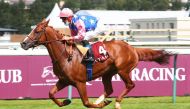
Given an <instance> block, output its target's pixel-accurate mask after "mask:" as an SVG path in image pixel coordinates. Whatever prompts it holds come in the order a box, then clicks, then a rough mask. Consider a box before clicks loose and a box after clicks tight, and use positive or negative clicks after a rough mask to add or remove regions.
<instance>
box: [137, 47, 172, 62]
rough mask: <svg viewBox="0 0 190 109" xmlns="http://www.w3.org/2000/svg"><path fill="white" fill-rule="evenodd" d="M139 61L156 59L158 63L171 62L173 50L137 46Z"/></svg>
mask: <svg viewBox="0 0 190 109" xmlns="http://www.w3.org/2000/svg"><path fill="white" fill-rule="evenodd" d="M135 49H136V51H137V54H138V57H139V61H155V62H157V63H158V64H161V65H165V64H168V63H169V58H170V56H172V53H171V52H167V51H165V50H153V49H149V48H135Z"/></svg>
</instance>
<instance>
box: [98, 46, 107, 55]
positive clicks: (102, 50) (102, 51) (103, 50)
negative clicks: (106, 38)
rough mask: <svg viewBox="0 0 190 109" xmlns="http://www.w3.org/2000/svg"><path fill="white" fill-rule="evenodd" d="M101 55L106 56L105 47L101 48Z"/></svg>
mask: <svg viewBox="0 0 190 109" xmlns="http://www.w3.org/2000/svg"><path fill="white" fill-rule="evenodd" d="M99 53H100V54H103V55H106V50H105V49H104V47H103V46H99Z"/></svg>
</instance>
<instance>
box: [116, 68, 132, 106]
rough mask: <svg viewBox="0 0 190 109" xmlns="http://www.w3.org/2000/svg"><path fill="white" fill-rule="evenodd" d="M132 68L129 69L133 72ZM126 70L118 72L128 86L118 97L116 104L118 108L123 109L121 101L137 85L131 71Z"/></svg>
mask: <svg viewBox="0 0 190 109" xmlns="http://www.w3.org/2000/svg"><path fill="white" fill-rule="evenodd" d="M131 70H132V69H131ZM131 70H128V71H130V72H131ZM125 71H126V70H125ZM125 71H119V72H118V74H119V75H120V77H121V78H122V80H123V81H124V83H125V87H126V88H125V89H124V90H123V91H122V93H121V94H120V95H119V96H118V97H117V99H116V104H115V108H116V109H121V107H120V102H121V101H122V99H123V97H125V96H126V95H127V94H128V93H129V92H130V91H131V90H132V89H133V88H134V87H135V84H134V82H133V81H132V80H131V78H130V75H129V73H130V72H125Z"/></svg>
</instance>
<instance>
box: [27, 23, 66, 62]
mask: <svg viewBox="0 0 190 109" xmlns="http://www.w3.org/2000/svg"><path fill="white" fill-rule="evenodd" d="M46 28H47V26H45V27H43V28H42V31H39V32H37V31H36V28H35V29H34V30H33V31H34V34H35V35H37V36H36V37H35V38H34V39H33V38H31V37H30V36H29V35H28V36H27V37H28V38H29V39H30V40H31V41H32V43H34V45H33V46H32V47H33V48H34V47H37V46H39V45H48V44H50V43H53V42H61V43H63V42H64V43H63V45H64V48H65V49H64V50H62V52H61V54H60V56H59V57H58V59H54V60H52V63H53V64H56V63H58V61H59V60H60V58H61V56H62V55H63V54H64V52H65V56H66V57H67V58H69V57H70V54H69V52H68V51H67V48H66V47H67V44H66V41H65V40H62V39H55V40H49V41H48V40H47V34H46ZM42 34H44V35H45V38H46V40H45V41H43V42H41V41H39V39H40V38H41V36H42ZM63 37H64V36H63Z"/></svg>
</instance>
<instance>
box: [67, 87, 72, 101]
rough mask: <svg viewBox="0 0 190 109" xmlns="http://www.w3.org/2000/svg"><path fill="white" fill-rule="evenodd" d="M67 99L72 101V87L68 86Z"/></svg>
mask: <svg viewBox="0 0 190 109" xmlns="http://www.w3.org/2000/svg"><path fill="white" fill-rule="evenodd" d="M68 99H70V100H71V99H72V86H71V85H70V86H69V87H68Z"/></svg>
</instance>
